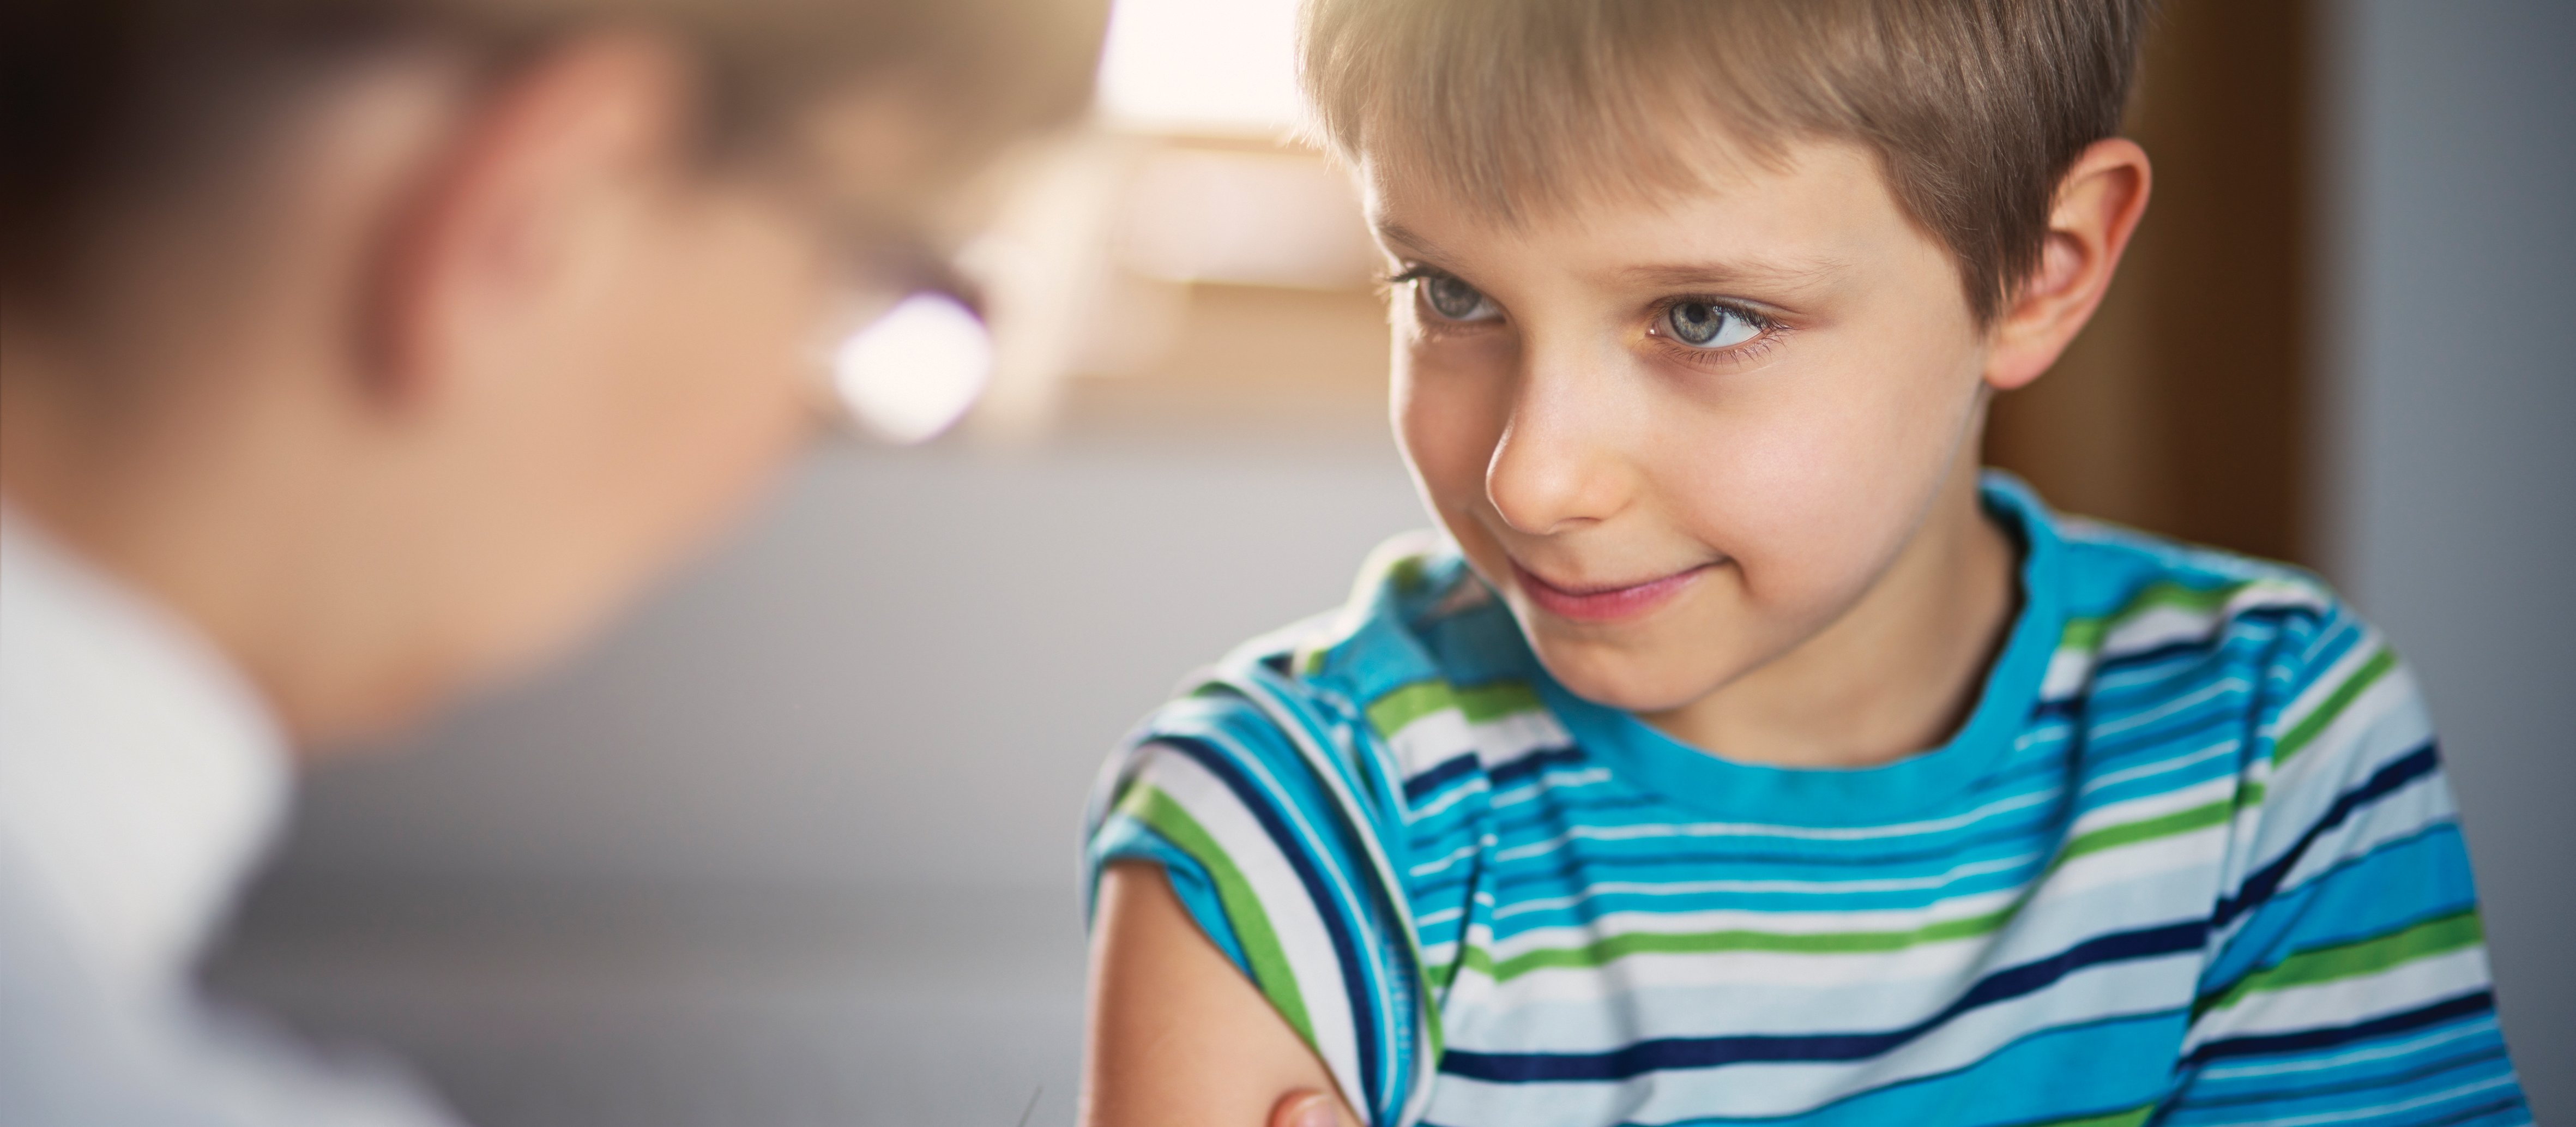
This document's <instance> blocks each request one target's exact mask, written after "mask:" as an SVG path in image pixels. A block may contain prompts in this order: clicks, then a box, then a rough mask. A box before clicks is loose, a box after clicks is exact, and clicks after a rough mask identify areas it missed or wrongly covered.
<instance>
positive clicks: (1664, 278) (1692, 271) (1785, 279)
mask: <svg viewBox="0 0 2576 1127" xmlns="http://www.w3.org/2000/svg"><path fill="white" fill-rule="evenodd" d="M1376 227H1377V236H1378V239H1379V241H1381V242H1384V243H1386V244H1387V246H1388V248H1389V249H1391V250H1396V251H1401V252H1404V253H1408V254H1415V255H1419V256H1421V257H1423V258H1426V259H1430V260H1433V261H1435V262H1436V261H1439V260H1440V259H1442V258H1444V257H1446V256H1445V255H1443V254H1442V253H1441V251H1440V246H1439V244H1437V243H1434V242H1432V241H1431V240H1429V239H1426V238H1424V237H1422V236H1421V235H1419V234H1417V233H1415V232H1414V230H1413V229H1412V228H1410V227H1406V226H1405V225H1403V224H1401V223H1396V222H1392V221H1380V222H1379V223H1377V224H1376ZM1849 268H1850V264H1849V263H1847V262H1845V261H1843V260H1842V259H1839V258H1803V259H1792V260H1786V261H1777V262H1771V261H1761V260H1750V261H1742V262H1672V263H1652V264H1648V265H1643V266H1627V267H1621V268H1620V269H1619V270H1618V271H1616V272H1615V276H1616V277H1617V278H1618V279H1619V280H1620V281H1622V282H1626V283H1629V284H1632V285H1642V286H1659V287H1669V288H1683V287H1690V286H1718V287H1724V286H1735V285H1743V284H1746V283H1759V284H1764V285H1772V286H1783V287H1790V288H1804V287H1808V286H1815V285H1821V284H1823V283H1825V282H1828V281H1831V280H1833V277H1834V275H1837V274H1840V273H1842V272H1843V271H1845V270H1847V269H1849Z"/></svg>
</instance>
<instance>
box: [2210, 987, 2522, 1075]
mask: <svg viewBox="0 0 2576 1127" xmlns="http://www.w3.org/2000/svg"><path fill="white" fill-rule="evenodd" d="M2494 1009H2495V992H2494V991H2492V990H2480V991H2478V992H2476V993H2474V994H2462V995H2460V996H2459V997H2457V998H2453V999H2450V1000H2449V1001H2444V1002H2435V1003H2433V1004H2432V1005H2429V1006H2425V1007H2422V1008H2420V1009H2412V1010H2408V1011H2406V1012H2404V1013H2398V1014H2390V1015H2388V1016H2387V1017H2381V1018H2372V1019H2371V1020H2369V1021H2365V1022H2360V1023H2357V1024H2353V1025H2342V1026H2336V1027H2334V1028H2331V1029H2307V1030H2301V1031H2299V1032H2297V1033H2270V1034H2264V1035H2262V1036H2257V1037H2229V1038H2226V1039H2224V1040H2219V1041H2211V1042H2208V1043H2206V1044H2204V1045H2202V1046H2201V1047H2199V1048H2197V1049H2193V1050H2192V1051H2191V1055H2190V1056H2189V1057H2186V1058H2184V1059H2183V1062H2182V1063H2183V1065H2184V1066H2185V1067H2191V1066H2197V1065H2203V1064H2207V1063H2209V1062H2210V1061H2214V1060H2220V1059H2224V1058H2226V1057H2253V1056H2268V1055H2272V1054H2276V1053H2297V1052H2306V1051H2309V1050H2313V1049H2331V1048H2334V1047H2335V1046H2337V1045H2348V1044H2351V1043H2352V1042H2355V1041H2368V1040H2371V1039H2372V1038H2375V1037H2385V1036H2388V1035H2389V1034H2391V1033H2404V1032H2406V1031H2407V1030H2410V1029H2422V1028H2424V1027H2425V1026H2428V1025H2440V1024H2442V1023H2443V1022H2446V1021H2449V1020H2451V1019H2453V1018H2459V1017H2468V1016H2471V1015H2474V1014H2482V1013H2487V1012H2489V1011H2492V1010H2494Z"/></svg>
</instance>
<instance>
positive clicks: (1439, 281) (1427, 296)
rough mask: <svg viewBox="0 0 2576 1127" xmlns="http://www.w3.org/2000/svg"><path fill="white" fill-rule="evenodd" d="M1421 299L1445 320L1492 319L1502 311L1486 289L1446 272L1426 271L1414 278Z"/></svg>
mask: <svg viewBox="0 0 2576 1127" xmlns="http://www.w3.org/2000/svg"><path fill="white" fill-rule="evenodd" d="M1414 285H1415V286H1417V287H1419V288H1420V290H1421V293H1422V303H1423V304H1424V305H1428V306H1430V307H1431V312H1432V313H1434V314H1436V315H1438V316H1439V317H1440V319H1441V320H1444V321H1489V320H1492V319H1494V318H1496V317H1499V316H1501V315H1502V310H1500V309H1497V308H1495V307H1494V299H1492V298H1490V297H1486V296H1485V292H1484V291H1483V290H1480V289H1477V288H1476V287H1474V286H1471V285H1468V284H1467V283H1465V282H1462V281H1459V280H1458V279H1456V278H1453V277H1451V276H1449V275H1447V274H1424V275H1422V276H1421V277H1419V278H1416V279H1415V280H1414Z"/></svg>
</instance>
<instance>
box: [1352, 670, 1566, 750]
mask: <svg viewBox="0 0 2576 1127" xmlns="http://www.w3.org/2000/svg"><path fill="white" fill-rule="evenodd" d="M1541 707H1543V706H1542V705H1541V704H1540V703H1539V699H1538V690H1537V689H1534V688H1531V687H1530V685H1529V684H1528V682H1525V681H1497V682H1495V683H1493V684H1490V685H1478V686H1476V687H1474V688H1470V689H1459V688H1452V687H1451V686H1450V684H1449V682H1447V681H1440V680H1431V681H1416V682H1414V683H1412V684H1410V685H1406V686H1404V687H1402V688H1400V689H1396V690H1394V691H1392V692H1389V693H1387V694H1386V695H1384V696H1381V697H1379V698H1377V699H1376V700H1374V701H1370V702H1369V706H1368V718H1369V725H1370V726H1371V727H1374V728H1376V729H1377V732H1378V734H1379V735H1381V736H1393V735H1394V734H1396V733H1397V732H1399V731H1402V730H1403V729H1404V726H1405V725H1407V724H1411V723H1413V722H1414V721H1416V720H1420V719H1422V718H1423V717H1425V716H1429V715H1431V714H1432V713H1435V712H1440V711H1444V710H1446V709H1451V708H1455V709H1457V710H1459V711H1460V712H1462V713H1465V714H1466V717H1467V719H1468V721H1469V722H1471V723H1477V724H1482V723H1485V722H1487V721H1491V720H1498V719H1501V718H1503V717H1505V716H1510V715H1513V714H1515V713H1522V712H1535V711H1538V710H1539V709H1540V708H1541Z"/></svg>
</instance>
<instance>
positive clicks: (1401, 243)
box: [1376, 220, 1441, 258]
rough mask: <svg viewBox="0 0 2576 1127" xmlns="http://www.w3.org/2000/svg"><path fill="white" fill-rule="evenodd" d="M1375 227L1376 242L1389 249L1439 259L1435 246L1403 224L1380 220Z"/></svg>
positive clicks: (1437, 249) (1438, 250)
mask: <svg viewBox="0 0 2576 1127" xmlns="http://www.w3.org/2000/svg"><path fill="white" fill-rule="evenodd" d="M1376 226H1377V237H1378V241H1379V242H1382V243H1386V244H1388V245H1389V246H1390V248H1391V249H1397V250H1406V251H1412V252H1414V253H1417V254H1420V255H1421V256H1422V257H1424V258H1439V257H1441V255H1440V248H1439V246H1438V245H1437V244H1434V243H1433V242H1432V241H1431V240H1429V239H1426V238H1423V237H1422V236H1420V235H1417V234H1415V233H1413V229H1412V228H1410V227H1407V226H1405V225H1404V224H1401V223H1396V222H1392V221H1384V220H1381V221H1380V222H1379V223H1378V224H1377V225H1376Z"/></svg>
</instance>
